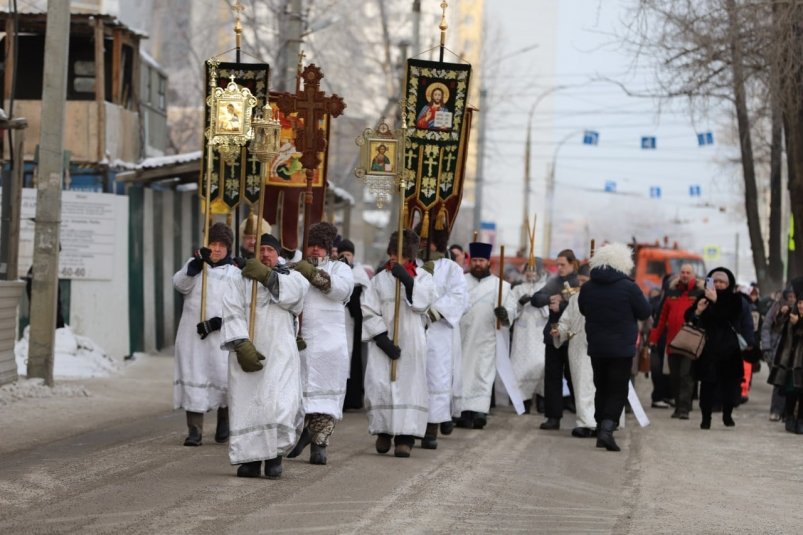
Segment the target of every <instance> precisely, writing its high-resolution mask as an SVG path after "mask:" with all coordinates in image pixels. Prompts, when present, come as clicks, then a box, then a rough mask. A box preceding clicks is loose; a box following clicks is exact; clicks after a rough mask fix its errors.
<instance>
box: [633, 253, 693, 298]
mask: <svg viewBox="0 0 803 535" xmlns="http://www.w3.org/2000/svg"><path fill="white" fill-rule="evenodd" d="M666 241H667V240H664V242H666ZM630 247H631V248H632V249H633V262H634V263H635V264H636V273H635V279H636V284H638V285H639V287H640V288H641V291H642V292H644V293H645V294H647V293H649V291H650V290H651V289H652V288H661V283H662V282H663V280H664V277H665V276H666V275H667V274H670V273H678V272H680V266H682V265H683V264H691V266H692V268H693V269H694V273H695V275H696V276H697V277H698V278H702V277H704V276H705V274H706V269H705V262H703V257H702V256H700V255H698V254H697V253H693V252H691V251H687V250H684V249H680V248H679V247H678V244H677V243H675V244H673V246H672V247H669V246H668V245H667V244H666V243H665V244H664V245H663V246H662V245H660V244H659V243H658V242H655V243H653V244H648V243H631V244H630Z"/></svg>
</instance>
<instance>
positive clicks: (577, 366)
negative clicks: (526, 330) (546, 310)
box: [552, 264, 597, 438]
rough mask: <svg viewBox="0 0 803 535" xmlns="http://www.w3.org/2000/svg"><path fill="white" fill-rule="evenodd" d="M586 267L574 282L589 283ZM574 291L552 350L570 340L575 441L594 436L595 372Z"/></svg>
mask: <svg viewBox="0 0 803 535" xmlns="http://www.w3.org/2000/svg"><path fill="white" fill-rule="evenodd" d="M588 272H589V268H588V264H583V265H581V266H580V269H578V270H577V280H578V282H579V283H580V286H582V285H583V283H585V282H586V281H588ZM578 295H579V292H575V293H573V294H572V295H571V297H569V304H568V305H566V309H565V310H564V311H563V314H561V316H560V320H558V329H557V333H555V334H553V335H552V342H553V344H554V345H555V347H560V346H561V345H562V344H564V343H565V342H566V341H567V340H568V341H569V350H568V354H569V372H570V373H571V376H572V385H573V386H574V403H575V409H576V416H577V425H576V426H575V428H574V429H572V436H574V437H578V438H591V437H594V436H596V429H597V421H596V420H595V419H594V394H595V393H596V388H595V387H594V369H593V368H592V367H591V357H589V356H588V340H587V339H586V319H585V316H583V315H582V314H580V307H579V306H578V305H577V296H578Z"/></svg>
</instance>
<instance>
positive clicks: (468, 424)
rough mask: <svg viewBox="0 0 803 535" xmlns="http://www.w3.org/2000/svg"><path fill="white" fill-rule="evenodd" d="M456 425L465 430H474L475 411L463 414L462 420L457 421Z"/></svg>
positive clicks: (461, 415)
mask: <svg viewBox="0 0 803 535" xmlns="http://www.w3.org/2000/svg"><path fill="white" fill-rule="evenodd" d="M455 425H457V427H460V428H463V429H474V411H463V412H461V413H460V418H458V419H457V421H455Z"/></svg>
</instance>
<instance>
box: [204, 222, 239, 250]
mask: <svg viewBox="0 0 803 535" xmlns="http://www.w3.org/2000/svg"><path fill="white" fill-rule="evenodd" d="M207 241H208V242H209V243H212V242H218V243H222V244H223V245H225V246H226V249H228V250H229V252H231V244H232V243H234V233H233V232H232V231H231V229H230V228H229V227H228V226H227V225H226V224H225V223H215V224H214V225H212V226H211V227H209V239H208V240H207Z"/></svg>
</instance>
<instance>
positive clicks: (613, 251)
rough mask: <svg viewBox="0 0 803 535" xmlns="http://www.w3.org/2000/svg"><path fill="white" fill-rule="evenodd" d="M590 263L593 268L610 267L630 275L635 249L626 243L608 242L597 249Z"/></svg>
mask: <svg viewBox="0 0 803 535" xmlns="http://www.w3.org/2000/svg"><path fill="white" fill-rule="evenodd" d="M588 264H589V265H590V266H591V269H596V268H601V267H609V268H611V269H613V270H616V271H619V272H620V273H624V274H625V275H628V276H629V275H630V273H631V272H632V271H633V251H632V250H631V249H630V247H628V246H627V245H625V244H624V243H608V244H606V245H603V246H602V247H600V248H599V249H597V252H596V253H595V254H594V256H593V257H591V260H589V261H588Z"/></svg>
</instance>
